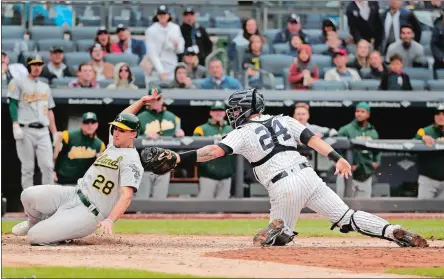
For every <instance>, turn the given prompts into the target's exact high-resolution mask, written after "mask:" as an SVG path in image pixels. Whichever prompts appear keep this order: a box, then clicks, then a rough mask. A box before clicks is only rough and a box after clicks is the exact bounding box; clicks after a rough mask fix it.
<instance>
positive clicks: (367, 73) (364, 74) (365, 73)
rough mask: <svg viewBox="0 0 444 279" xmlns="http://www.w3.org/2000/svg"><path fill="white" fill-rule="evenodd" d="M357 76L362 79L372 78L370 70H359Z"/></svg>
mask: <svg viewBox="0 0 444 279" xmlns="http://www.w3.org/2000/svg"><path fill="white" fill-rule="evenodd" d="M359 74H360V76H361V78H362V79H371V78H372V76H371V74H372V71H371V69H370V68H361V70H359Z"/></svg>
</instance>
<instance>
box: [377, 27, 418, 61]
mask: <svg viewBox="0 0 444 279" xmlns="http://www.w3.org/2000/svg"><path fill="white" fill-rule="evenodd" d="M400 37H401V39H400V40H397V41H396V42H394V43H393V44H391V45H390V46H389V47H388V49H387V53H386V56H385V57H386V62H389V61H390V57H392V56H393V55H394V54H399V55H400V56H401V57H402V61H403V63H404V66H405V67H422V66H423V64H424V63H423V61H424V60H425V54H424V47H423V46H422V45H421V44H420V43H418V42H416V41H415V40H413V37H414V33H413V27H412V26H411V25H409V24H406V25H402V26H401V34H400Z"/></svg>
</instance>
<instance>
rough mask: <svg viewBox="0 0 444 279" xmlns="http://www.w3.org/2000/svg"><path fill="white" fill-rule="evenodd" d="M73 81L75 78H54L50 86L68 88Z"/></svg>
mask: <svg viewBox="0 0 444 279" xmlns="http://www.w3.org/2000/svg"><path fill="white" fill-rule="evenodd" d="M75 79H76V78H75V77H63V78H55V79H53V80H52V81H51V85H52V87H55V88H66V87H68V84H69V83H70V82H71V81H72V80H75Z"/></svg>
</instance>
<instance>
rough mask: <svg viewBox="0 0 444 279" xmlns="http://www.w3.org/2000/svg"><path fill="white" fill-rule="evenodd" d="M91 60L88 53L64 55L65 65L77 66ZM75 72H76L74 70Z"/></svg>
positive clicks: (68, 53) (67, 53)
mask: <svg viewBox="0 0 444 279" xmlns="http://www.w3.org/2000/svg"><path fill="white" fill-rule="evenodd" d="M90 60H91V57H90V56H89V53H88V52H66V53H65V64H66V65H68V66H70V65H79V64H80V63H87V62H89V61H90ZM76 71H77V70H76Z"/></svg>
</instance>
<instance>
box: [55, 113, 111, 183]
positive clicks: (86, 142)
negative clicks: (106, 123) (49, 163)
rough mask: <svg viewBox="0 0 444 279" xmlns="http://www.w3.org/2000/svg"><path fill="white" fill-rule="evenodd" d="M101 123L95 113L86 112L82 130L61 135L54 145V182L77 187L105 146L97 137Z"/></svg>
mask: <svg viewBox="0 0 444 279" xmlns="http://www.w3.org/2000/svg"><path fill="white" fill-rule="evenodd" d="M98 127H99V123H98V121H97V115H96V114H95V113H94V112H85V113H84V114H83V116H82V123H81V124H80V129H74V130H65V131H63V132H61V133H59V134H58V135H57V137H56V140H55V143H54V146H55V147H54V181H55V182H56V183H58V184H61V185H76V184H77V180H78V179H79V178H82V177H83V175H84V174H85V172H86V171H87V170H88V168H89V167H90V166H91V164H92V163H93V162H94V161H95V159H96V157H97V156H98V155H99V154H100V153H102V152H103V151H104V150H105V144H104V143H103V141H102V140H100V139H99V138H98V137H97V136H96V131H97V128H98Z"/></svg>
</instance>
